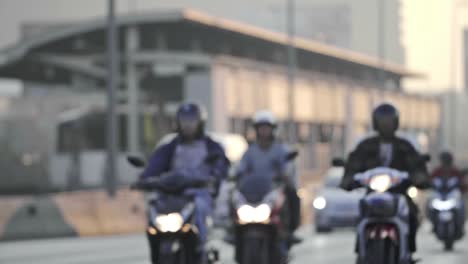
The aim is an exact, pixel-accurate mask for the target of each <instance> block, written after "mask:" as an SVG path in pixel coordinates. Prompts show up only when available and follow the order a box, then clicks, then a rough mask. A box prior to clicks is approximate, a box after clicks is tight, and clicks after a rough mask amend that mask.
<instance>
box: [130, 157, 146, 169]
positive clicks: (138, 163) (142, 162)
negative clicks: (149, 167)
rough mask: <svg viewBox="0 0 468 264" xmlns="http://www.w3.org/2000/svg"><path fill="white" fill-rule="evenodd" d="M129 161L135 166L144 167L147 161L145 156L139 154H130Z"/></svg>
mask: <svg viewBox="0 0 468 264" xmlns="http://www.w3.org/2000/svg"><path fill="white" fill-rule="evenodd" d="M127 161H128V163H130V164H131V165H132V166H133V167H136V168H143V167H145V166H146V162H145V160H144V159H143V158H141V157H138V156H128V157H127Z"/></svg>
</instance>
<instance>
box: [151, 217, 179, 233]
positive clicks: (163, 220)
mask: <svg viewBox="0 0 468 264" xmlns="http://www.w3.org/2000/svg"><path fill="white" fill-rule="evenodd" d="M155 223H156V228H157V229H158V230H159V231H161V232H163V233H166V232H171V233H175V232H177V231H179V230H180V229H181V228H182V225H183V224H184V218H183V217H182V215H181V214H179V213H171V214H167V215H158V216H156V219H155Z"/></svg>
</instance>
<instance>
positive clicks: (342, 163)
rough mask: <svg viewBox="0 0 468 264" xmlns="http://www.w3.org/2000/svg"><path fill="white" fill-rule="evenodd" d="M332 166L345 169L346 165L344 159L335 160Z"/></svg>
mask: <svg viewBox="0 0 468 264" xmlns="http://www.w3.org/2000/svg"><path fill="white" fill-rule="evenodd" d="M331 165H332V166H333V167H344V166H345V165H346V163H345V161H344V160H343V159H342V158H334V159H333V160H332V162H331Z"/></svg>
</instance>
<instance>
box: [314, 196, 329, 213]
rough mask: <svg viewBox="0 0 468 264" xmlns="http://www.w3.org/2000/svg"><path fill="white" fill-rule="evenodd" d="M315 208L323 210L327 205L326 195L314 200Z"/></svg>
mask: <svg viewBox="0 0 468 264" xmlns="http://www.w3.org/2000/svg"><path fill="white" fill-rule="evenodd" d="M312 205H313V206H314V208H315V209H317V210H323V209H325V207H326V206H327V200H325V198H324V197H322V196H319V197H317V198H315V199H314V202H313V203H312Z"/></svg>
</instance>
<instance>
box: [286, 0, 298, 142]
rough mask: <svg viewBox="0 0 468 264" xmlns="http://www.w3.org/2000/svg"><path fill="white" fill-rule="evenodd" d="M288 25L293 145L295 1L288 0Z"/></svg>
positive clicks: (290, 121)
mask: <svg viewBox="0 0 468 264" xmlns="http://www.w3.org/2000/svg"><path fill="white" fill-rule="evenodd" d="M286 5H287V7H286V11H287V14H286V21H287V22H286V23H287V31H288V45H287V54H288V133H287V134H288V135H287V137H288V140H289V142H290V143H293V141H294V138H295V129H294V81H295V70H296V63H297V61H296V60H297V57H296V49H295V47H294V35H295V20H296V18H295V0H287V2H286Z"/></svg>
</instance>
